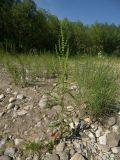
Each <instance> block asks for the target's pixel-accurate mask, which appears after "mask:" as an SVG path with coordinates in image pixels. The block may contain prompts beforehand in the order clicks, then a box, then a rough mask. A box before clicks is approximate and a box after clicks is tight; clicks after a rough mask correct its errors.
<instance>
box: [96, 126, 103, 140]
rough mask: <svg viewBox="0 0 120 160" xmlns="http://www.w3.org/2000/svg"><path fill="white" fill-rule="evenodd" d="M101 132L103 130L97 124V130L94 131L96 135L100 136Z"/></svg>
mask: <svg viewBox="0 0 120 160" xmlns="http://www.w3.org/2000/svg"><path fill="white" fill-rule="evenodd" d="M102 132H103V130H102V127H100V126H99V127H98V130H97V131H96V132H95V135H96V137H97V138H99V137H100V136H101V134H102Z"/></svg>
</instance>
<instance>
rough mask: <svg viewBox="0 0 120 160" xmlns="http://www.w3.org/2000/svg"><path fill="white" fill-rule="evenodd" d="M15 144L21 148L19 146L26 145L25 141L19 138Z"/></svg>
mask: <svg viewBox="0 0 120 160" xmlns="http://www.w3.org/2000/svg"><path fill="white" fill-rule="evenodd" d="M14 143H15V145H16V146H19V145H21V144H23V143H24V139H18V138H16V139H15V140H14Z"/></svg>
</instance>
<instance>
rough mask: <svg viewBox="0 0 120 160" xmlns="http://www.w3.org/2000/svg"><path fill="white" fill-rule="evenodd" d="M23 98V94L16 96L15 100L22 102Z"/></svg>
mask: <svg viewBox="0 0 120 160" xmlns="http://www.w3.org/2000/svg"><path fill="white" fill-rule="evenodd" d="M24 98H25V96H24V95H23V94H18V95H17V99H19V100H22V99H24Z"/></svg>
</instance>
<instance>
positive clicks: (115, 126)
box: [112, 125, 119, 134]
mask: <svg viewBox="0 0 120 160" xmlns="http://www.w3.org/2000/svg"><path fill="white" fill-rule="evenodd" d="M118 130H119V126H118V125H114V126H112V131H113V132H115V133H116V134H119V131H118Z"/></svg>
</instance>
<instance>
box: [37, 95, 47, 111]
mask: <svg viewBox="0 0 120 160" xmlns="http://www.w3.org/2000/svg"><path fill="white" fill-rule="evenodd" d="M47 102H48V98H47V96H43V97H42V99H41V100H40V102H39V104H38V105H39V106H40V108H41V109H43V108H46V106H47Z"/></svg>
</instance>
